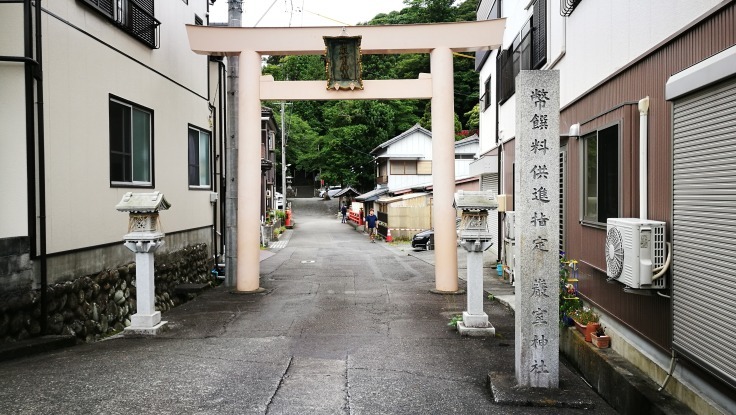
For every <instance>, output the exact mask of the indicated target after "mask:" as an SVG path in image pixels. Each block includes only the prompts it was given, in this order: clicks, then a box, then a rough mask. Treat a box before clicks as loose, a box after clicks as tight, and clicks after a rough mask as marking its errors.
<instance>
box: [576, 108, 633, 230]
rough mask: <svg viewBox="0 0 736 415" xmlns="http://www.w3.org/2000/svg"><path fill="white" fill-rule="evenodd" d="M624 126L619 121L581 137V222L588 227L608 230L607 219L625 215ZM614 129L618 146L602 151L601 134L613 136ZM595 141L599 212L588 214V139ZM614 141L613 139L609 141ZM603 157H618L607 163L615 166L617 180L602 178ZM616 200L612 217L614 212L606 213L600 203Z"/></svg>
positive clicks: (596, 204)
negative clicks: (623, 203) (623, 182)
mask: <svg viewBox="0 0 736 415" xmlns="http://www.w3.org/2000/svg"><path fill="white" fill-rule="evenodd" d="M621 126H622V124H621V122H620V121H616V122H613V123H610V124H606V125H602V126H600V127H598V128H596V129H595V130H592V131H589V132H587V133H585V134H581V135H580V142H581V146H580V188H581V191H580V223H581V224H583V225H588V226H592V227H597V228H602V229H605V227H606V222H607V219H608V218H618V217H621V212H622V200H623V188H622V174H621V172H622V159H621V151H622V128H621ZM613 128H615V139H614V140H615V143H610V142H609V143H606V144H607V145H606V147H609V148H606V149H603V151H601V145H600V143H601V137H600V135H601V132H603V134H605V135H608V134H612V132H610V131H609V130H611V129H613ZM592 138H595V139H596V176H595V178H596V196H595V207H596V212H595V214H592V213H588V207H589V206H588V205H589V203H588V198H589V196H588V183H589V178H588V166H589V161H588V158H587V155H588V145H589V140H590V139H592ZM609 139H611V138H609ZM614 146H615V148H616V151H610V150H611V147H614ZM601 154H607V155H609V157H610V156H612V155H615V157H616V158H615V160H608V162H607V164H613V165H615V166H616V172H615V175H614V180H611V177H610V176H609V177H608V178H607V180H606V178H605V177H604V178H603V179H602V178H601V174H600V171H601V169H600V165H601V162H600V155H601ZM612 183H615V187H616V189H615V190H614V191H610V190H609V189H608V187H610V186H611V185H612ZM610 196H613V197H615V201H614V203H615V210H616V212H615V213H613V216H611V215H610V214H611V213H612V212H610V211H609V212H605V209H601V200H602V199H603V200H604V201H605V200H606V199H607V198H608V197H610Z"/></svg>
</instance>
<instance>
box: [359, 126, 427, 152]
mask: <svg viewBox="0 0 736 415" xmlns="http://www.w3.org/2000/svg"><path fill="white" fill-rule="evenodd" d="M417 131H419V132H421V133H424V134H426V135H427V137H429V138H432V132H431V131H429V130H427V129H426V128H423V127H422V126H421V125H419V123H417V124H414V126H413V127H411V128H410V129H408V130H406V131H404V132H403V133H401V134H399V135H397V136H396V137H394V138H392V139H390V140H388V141H384V142H383V143H381V144H379V145H378V147H376V148H374V149H373V150H371V154H373V153H375V152H376V151H378V150H381V149H384V148H387V147H388V146H390V145H391V144H393V143H395V142H397V141H399V140H401V139H403V138H406V137H408V136H409V135H411V134H413V133H415V132H417Z"/></svg>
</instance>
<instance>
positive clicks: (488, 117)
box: [478, 51, 498, 153]
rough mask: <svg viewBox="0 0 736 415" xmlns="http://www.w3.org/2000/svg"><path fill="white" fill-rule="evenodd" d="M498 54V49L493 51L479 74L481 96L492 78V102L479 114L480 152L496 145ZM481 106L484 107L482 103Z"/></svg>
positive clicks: (479, 93)
mask: <svg viewBox="0 0 736 415" xmlns="http://www.w3.org/2000/svg"><path fill="white" fill-rule="evenodd" d="M496 56H498V51H493V52H491V54H490V56H489V57H488V59H486V61H485V63H484V64H483V67H482V68H480V72H479V75H478V82H479V85H480V90H479V92H478V95H479V96H481V97H482V96H483V94H485V84H486V80H487V79H488V78H489V77H490V78H491V103H490V105H489V106H488V108H485V109H483V110H482V111H481V112H480V114H479V117H478V118H479V125H478V140H479V148H480V153H485V152H486V151H489V150H491V149H492V148H494V147H496V110H495V107H496V85H497V82H496V81H497V78H496ZM481 108H483V106H482V104H481Z"/></svg>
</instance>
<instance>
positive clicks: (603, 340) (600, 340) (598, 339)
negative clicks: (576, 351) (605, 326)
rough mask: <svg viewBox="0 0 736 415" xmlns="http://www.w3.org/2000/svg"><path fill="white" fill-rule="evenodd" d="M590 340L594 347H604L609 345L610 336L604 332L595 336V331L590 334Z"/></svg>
mask: <svg viewBox="0 0 736 415" xmlns="http://www.w3.org/2000/svg"><path fill="white" fill-rule="evenodd" d="M590 340H591V342H592V343H593V344H594V345H595V347H597V348H599V349H605V348H607V347H609V346H610V345H611V337H609V336H606V335H605V334H604V335H603V336H596V334H595V333H592V334H591V335H590Z"/></svg>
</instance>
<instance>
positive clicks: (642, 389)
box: [560, 327, 694, 415]
mask: <svg viewBox="0 0 736 415" xmlns="http://www.w3.org/2000/svg"><path fill="white" fill-rule="evenodd" d="M560 353H562V354H563V355H564V356H565V357H566V358H567V360H568V361H569V362H570V364H572V365H573V366H574V367H575V368H576V369H577V370H578V371H580V373H581V374H582V376H583V377H584V378H585V379H586V381H587V382H589V383H590V384H591V385H592V387H593V389H594V390H595V391H596V392H597V393H598V394H599V395H600V396H601V397H603V399H605V400H606V402H608V404H609V405H611V406H612V407H613V408H614V409H616V410H617V411H618V412H619V413H622V414H655V415H660V414H661V415H665V414H667V415H672V414H694V412H693V411H691V410H690V408H688V407H687V406H686V405H685V404H683V403H682V402H680V401H678V400H677V399H675V398H674V397H673V396H672V395H670V394H669V393H667V392H666V391H662V392H659V391H658V390H657V389H658V385H657V384H655V383H654V382H653V381H651V380H650V379H649V378H648V377H647V376H646V375H644V374H643V373H642V372H641V371H640V370H639V369H638V368H636V367H635V366H634V365H633V364H631V363H630V362H629V361H627V360H626V359H624V358H623V357H621V356H619V355H618V354H617V353H616V352H614V351H613V350H611V349H610V348H609V349H598V348H596V347H595V346H593V345H592V344H591V343H588V342H586V341H585V339H583V336H582V335H581V334H580V333H578V331H577V330H575V328H573V327H569V328H563V329H561V330H560Z"/></svg>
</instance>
